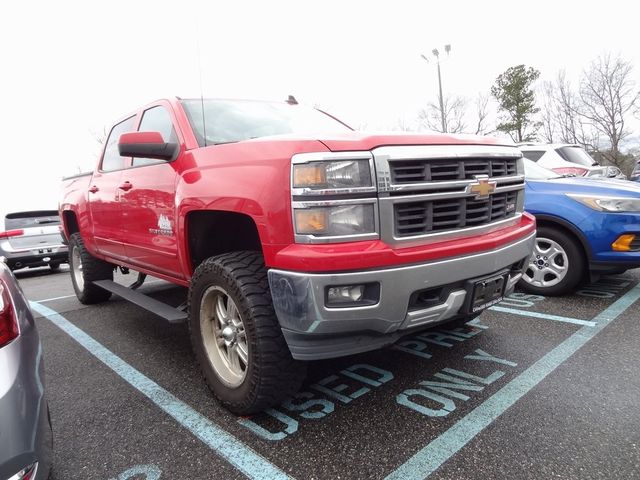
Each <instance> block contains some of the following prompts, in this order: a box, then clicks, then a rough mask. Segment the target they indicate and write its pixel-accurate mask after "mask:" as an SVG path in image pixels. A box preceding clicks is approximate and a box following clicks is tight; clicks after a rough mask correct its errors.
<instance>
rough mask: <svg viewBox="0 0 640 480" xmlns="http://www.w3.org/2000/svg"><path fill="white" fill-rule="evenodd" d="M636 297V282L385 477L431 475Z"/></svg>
mask: <svg viewBox="0 0 640 480" xmlns="http://www.w3.org/2000/svg"><path fill="white" fill-rule="evenodd" d="M639 298H640V285H636V286H635V287H634V288H632V289H631V290H629V291H628V292H627V293H625V294H624V295H623V296H622V297H620V298H619V299H618V300H617V301H615V302H614V303H613V304H611V305H610V306H609V307H608V308H607V309H605V310H604V311H603V312H601V313H600V314H599V315H597V316H596V317H595V318H594V319H593V320H594V322H595V323H596V325H595V326H588V325H585V326H583V327H582V328H581V329H579V330H578V331H577V332H575V333H573V334H572V335H571V336H570V337H569V338H567V339H566V340H565V341H564V342H562V343H561V344H560V345H558V346H557V347H556V348H554V349H553V350H551V351H550V352H549V353H547V354H546V355H545V356H543V357H542V358H541V359H540V360H538V361H537V362H536V363H534V364H533V365H531V366H530V367H529V368H527V369H526V370H525V371H524V372H522V373H521V374H520V375H518V376H517V377H516V378H514V379H513V380H511V381H510V382H509V383H507V384H506V385H505V386H504V387H502V388H501V389H500V390H498V391H497V392H496V393H495V394H493V395H492V396H491V397H489V398H488V399H487V400H486V401H485V402H484V403H482V404H481V405H479V406H478V407H476V408H475V409H474V410H472V411H471V412H470V413H468V414H467V415H466V416H465V417H463V418H461V419H460V420H459V421H458V422H456V423H455V424H454V425H453V426H451V427H450V428H449V429H448V430H447V431H445V432H444V433H443V434H442V435H440V436H439V437H437V438H436V439H435V440H433V441H432V442H431V443H430V444H428V445H427V446H426V447H424V448H423V449H422V450H420V451H419V452H418V453H416V454H415V455H414V456H413V457H411V458H410V459H409V460H407V461H406V462H405V463H404V464H402V465H401V466H400V467H398V468H397V469H396V470H394V471H393V472H391V473H390V474H389V475H388V476H387V479H386V480H407V479H423V478H426V477H428V476H429V475H431V474H432V473H433V472H435V471H436V470H437V469H438V468H439V467H440V466H441V465H442V464H443V463H444V462H446V461H447V460H449V458H451V457H452V456H453V455H454V454H456V453H457V452H458V451H459V450H460V449H461V448H462V447H464V446H465V445H466V444H467V443H469V442H470V441H471V440H473V438H474V437H475V436H476V435H478V434H479V433H480V432H481V431H482V430H483V429H484V428H486V427H487V426H489V425H490V424H491V423H492V422H493V421H494V420H496V419H497V418H498V417H499V416H500V415H502V414H503V413H504V412H505V411H506V410H507V409H508V408H509V407H511V406H512V405H513V404H515V403H516V402H517V401H518V400H519V399H520V398H522V397H523V396H524V395H525V394H526V393H528V392H529V391H530V390H531V389H532V388H533V387H535V386H536V385H538V384H539V383H540V382H541V381H542V380H544V379H545V377H546V376H547V375H549V374H550V373H551V372H553V371H554V370H555V369H556V368H557V367H558V366H560V365H561V364H563V363H564V362H565V361H566V360H567V359H569V357H571V355H573V354H574V353H575V352H577V351H578V350H579V349H580V348H581V347H582V346H584V345H585V344H586V343H587V342H588V341H589V340H591V339H592V338H593V337H595V336H596V335H597V334H598V333H600V332H601V331H602V330H603V329H604V328H605V327H606V326H607V325H609V324H610V323H611V322H612V321H613V320H615V319H616V318H617V317H618V316H619V315H620V314H622V313H623V312H624V311H625V310H626V309H627V308H629V307H630V306H631V305H632V304H633V303H634V302H636V301H637V300H638V299H639Z"/></svg>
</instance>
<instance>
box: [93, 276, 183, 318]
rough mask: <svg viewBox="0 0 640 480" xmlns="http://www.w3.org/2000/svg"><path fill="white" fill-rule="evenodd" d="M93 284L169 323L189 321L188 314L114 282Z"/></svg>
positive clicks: (107, 281) (99, 281)
mask: <svg viewBox="0 0 640 480" xmlns="http://www.w3.org/2000/svg"><path fill="white" fill-rule="evenodd" d="M93 283H94V284H95V285H97V286H98V287H100V288H104V289H105V290H108V291H109V292H111V293H115V294H116V295H118V296H119V297H122V298H124V299H125V300H127V301H129V302H131V303H135V304H136V305H138V306H139V307H142V308H144V309H145V310H147V311H149V312H151V313H155V314H156V315H158V316H159V317H162V318H164V319H165V320H166V321H167V322H169V323H183V322H184V321H186V320H187V312H185V311H183V310H179V309H177V308H174V307H172V306H170V305H167V304H166V303H162V302H159V301H158V300H156V299H154V298H151V297H149V296H147V295H145V294H144V293H140V292H137V291H135V290H131V289H130V288H128V287H125V286H124V285H120V284H119V283H116V282H114V281H112V280H98V281H97V282H93Z"/></svg>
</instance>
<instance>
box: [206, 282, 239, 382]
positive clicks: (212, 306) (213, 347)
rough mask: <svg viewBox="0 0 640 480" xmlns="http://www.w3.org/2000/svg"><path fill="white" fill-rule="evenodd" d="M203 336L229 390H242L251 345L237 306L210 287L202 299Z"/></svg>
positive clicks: (227, 296) (221, 290) (227, 295)
mask: <svg viewBox="0 0 640 480" xmlns="http://www.w3.org/2000/svg"><path fill="white" fill-rule="evenodd" d="M200 333H201V334H202V342H203V344H204V348H205V350H206V352H207V357H208V359H209V363H210V364H211V367H212V368H213V369H214V370H215V372H216V374H217V375H218V377H219V378H220V380H222V382H223V383H224V384H225V385H227V386H229V387H232V388H236V387H239V386H240V385H241V384H242V382H243V381H244V379H245V377H246V375H247V369H248V367H249V344H248V342H247V334H246V331H245V327H244V322H243V321H242V316H241V315H240V312H239V311H238V307H237V306H236V304H235V302H234V301H233V299H232V298H231V297H230V296H229V294H228V293H227V292H226V291H225V290H224V289H223V288H222V287H219V286H212V287H209V288H208V289H207V290H206V291H205V292H204V295H203V296H202V301H201V302H200Z"/></svg>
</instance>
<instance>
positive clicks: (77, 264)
mask: <svg viewBox="0 0 640 480" xmlns="http://www.w3.org/2000/svg"><path fill="white" fill-rule="evenodd" d="M71 269H72V271H73V278H74V279H75V281H76V285H77V286H78V289H79V290H80V291H82V290H84V275H83V274H82V257H81V256H80V249H79V248H78V247H77V246H75V245H74V246H73V248H72V250H71Z"/></svg>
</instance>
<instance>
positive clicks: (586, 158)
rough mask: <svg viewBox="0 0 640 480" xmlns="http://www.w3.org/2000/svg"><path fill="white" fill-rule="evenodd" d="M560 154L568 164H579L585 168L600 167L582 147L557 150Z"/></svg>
mask: <svg viewBox="0 0 640 480" xmlns="http://www.w3.org/2000/svg"><path fill="white" fill-rule="evenodd" d="M556 151H557V152H558V154H559V155H560V156H561V157H562V158H564V159H565V160H566V161H567V162H571V163H577V164H578V165H584V166H585V167H592V166H594V165H598V162H596V161H595V160H594V159H593V158H591V155H589V154H588V153H587V152H586V151H585V150H584V149H583V148H582V147H560V148H558V149H557V150H556Z"/></svg>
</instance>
